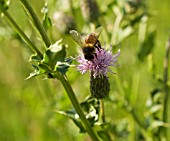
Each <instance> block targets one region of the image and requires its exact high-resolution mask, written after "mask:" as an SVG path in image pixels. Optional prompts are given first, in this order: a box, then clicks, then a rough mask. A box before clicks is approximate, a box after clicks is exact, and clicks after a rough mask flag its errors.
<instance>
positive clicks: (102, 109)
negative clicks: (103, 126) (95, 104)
mask: <svg viewBox="0 0 170 141" xmlns="http://www.w3.org/2000/svg"><path fill="white" fill-rule="evenodd" d="M100 104H101V111H100V114H101V118H102V122H103V123H105V122H106V119H105V110H104V100H103V99H101V100H100Z"/></svg>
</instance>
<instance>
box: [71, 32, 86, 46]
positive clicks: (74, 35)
mask: <svg viewBox="0 0 170 141" xmlns="http://www.w3.org/2000/svg"><path fill="white" fill-rule="evenodd" d="M70 34H71V36H72V38H73V39H74V41H75V42H76V43H77V44H78V45H79V46H80V47H81V48H83V43H82V41H81V34H80V33H78V32H77V31H75V30H71V31H70Z"/></svg>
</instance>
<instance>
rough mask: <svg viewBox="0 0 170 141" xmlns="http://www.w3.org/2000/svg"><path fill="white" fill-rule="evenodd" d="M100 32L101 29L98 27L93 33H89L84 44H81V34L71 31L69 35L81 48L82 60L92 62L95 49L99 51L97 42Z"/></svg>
mask: <svg viewBox="0 0 170 141" xmlns="http://www.w3.org/2000/svg"><path fill="white" fill-rule="evenodd" d="M101 31H102V27H99V28H97V29H96V30H95V33H90V34H88V35H87V36H86V38H85V41H84V43H82V41H81V39H82V37H81V34H80V33H78V32H77V31H75V30H71V31H70V34H71V36H72V38H73V39H74V41H75V42H77V44H78V45H79V46H80V47H81V48H82V50H83V54H84V58H85V59H86V60H88V61H92V60H93V59H94V57H95V56H96V53H95V50H96V48H97V49H98V50H99V49H101V44H100V41H99V40H98V38H99V36H100V34H101Z"/></svg>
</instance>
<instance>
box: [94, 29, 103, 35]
mask: <svg viewBox="0 0 170 141" xmlns="http://www.w3.org/2000/svg"><path fill="white" fill-rule="evenodd" d="M102 29H103V27H98V28H97V29H96V30H95V35H96V37H97V38H99V36H100V34H101V32H102Z"/></svg>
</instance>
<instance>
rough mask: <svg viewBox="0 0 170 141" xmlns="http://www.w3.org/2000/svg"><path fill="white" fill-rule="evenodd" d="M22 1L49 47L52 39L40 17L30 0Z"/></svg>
mask: <svg viewBox="0 0 170 141" xmlns="http://www.w3.org/2000/svg"><path fill="white" fill-rule="evenodd" d="M20 1H21V3H22V4H23V6H24V8H25V10H26V11H27V12H28V14H29V16H30V17H31V18H32V20H33V23H34V26H35V27H36V29H37V30H38V32H39V33H40V36H41V37H42V39H43V41H44V43H45V45H46V47H47V48H48V47H49V46H50V45H51V41H50V40H49V38H48V36H47V33H46V31H45V29H44V27H43V25H42V24H41V21H40V19H39V18H38V16H37V15H36V13H35V11H34V9H33V7H32V5H31V3H30V1H29V0H20Z"/></svg>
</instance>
